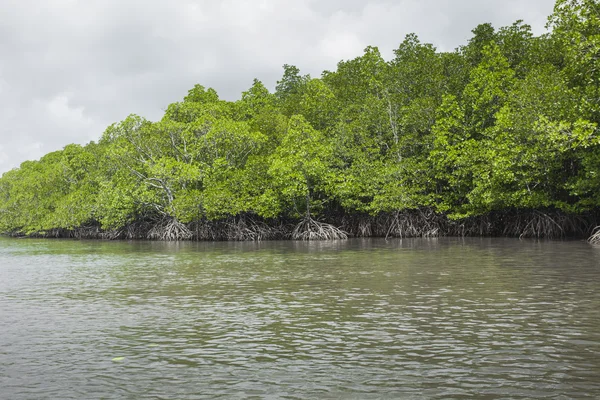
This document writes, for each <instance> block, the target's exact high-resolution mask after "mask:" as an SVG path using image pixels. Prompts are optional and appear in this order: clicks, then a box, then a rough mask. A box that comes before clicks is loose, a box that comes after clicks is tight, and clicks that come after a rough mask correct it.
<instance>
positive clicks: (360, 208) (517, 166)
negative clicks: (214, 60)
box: [0, 0, 600, 239]
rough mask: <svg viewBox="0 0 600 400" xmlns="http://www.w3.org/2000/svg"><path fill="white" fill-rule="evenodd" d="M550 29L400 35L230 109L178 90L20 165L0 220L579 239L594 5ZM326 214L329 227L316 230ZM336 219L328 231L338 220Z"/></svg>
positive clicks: (594, 111)
mask: <svg viewBox="0 0 600 400" xmlns="http://www.w3.org/2000/svg"><path fill="white" fill-rule="evenodd" d="M548 24H549V27H550V28H551V30H550V32H551V33H549V34H545V35H542V36H534V35H533V34H532V32H531V28H530V27H529V26H528V25H526V24H525V23H523V22H522V21H517V22H515V23H514V24H513V25H511V26H507V27H503V28H500V29H498V30H496V29H494V28H493V27H492V26H491V25H490V24H482V25H479V26H477V27H476V28H475V29H474V30H473V31H472V32H473V36H472V37H471V39H470V40H469V41H468V43H466V44H465V45H464V46H461V47H460V48H458V49H456V50H455V51H453V52H438V51H437V50H436V48H435V47H434V46H432V45H431V44H426V43H422V42H421V41H420V40H419V38H418V37H417V36H416V35H414V34H410V35H408V36H406V38H405V39H404V41H403V42H402V43H401V44H400V45H399V46H398V48H397V49H396V50H395V51H394V58H393V59H391V60H389V61H386V60H385V59H384V58H383V57H382V55H381V54H380V52H379V50H378V49H377V48H376V47H368V48H366V49H365V51H364V54H363V55H362V56H360V57H357V58H355V59H353V60H348V61H342V62H340V63H339V64H338V66H337V70H335V71H325V72H323V74H322V76H321V77H320V78H313V77H310V76H308V75H302V74H301V72H300V71H299V69H298V68H296V67H294V66H291V65H285V66H284V73H283V76H282V78H281V79H280V80H279V81H278V83H277V86H276V89H275V92H274V93H271V92H269V90H268V89H267V88H266V87H265V86H264V85H263V84H262V83H261V82H260V81H258V80H255V81H254V83H253V85H252V86H251V87H250V88H249V89H248V90H247V91H245V92H243V94H242V96H241V99H240V100H238V101H235V102H230V101H224V100H221V99H219V97H218V95H217V93H216V92H215V91H214V90H213V89H206V88H204V87H202V86H200V85H196V86H195V87H194V88H192V89H191V90H190V91H189V92H188V95H187V96H186V97H185V98H184V99H183V101H181V102H177V103H173V104H171V105H169V106H168V107H167V109H166V111H165V114H164V116H163V118H162V119H161V120H160V121H156V122H152V121H148V120H146V119H144V118H143V117H140V116H137V115H131V116H129V117H127V118H126V119H125V120H123V121H121V122H119V123H116V124H113V125H111V126H110V127H108V129H107V130H106V131H105V132H104V134H103V135H102V137H101V139H100V140H99V141H98V142H97V143H96V142H91V143H89V144H87V145H85V146H80V145H75V144H72V145H68V146H66V147H65V148H64V149H63V150H60V151H56V152H53V153H50V154H47V155H45V156H44V157H42V158H41V159H40V160H39V161H26V162H24V163H23V164H21V166H20V167H19V168H16V169H13V170H11V171H9V172H6V173H5V174H4V175H3V176H2V178H1V179H0V231H4V232H7V233H12V234H25V235H63V236H65V235H66V236H69V235H79V236H96V237H148V238H162V239H190V238H198V239H202V238H207V239H211V238H212V239H222V238H230V239H232V238H233V239H257V238H269V237H289V236H293V237H295V238H302V239H311V238H325V237H345V236H346V234H347V233H350V234H352V235H364V236H368V235H396V236H408V235H436V234H510V235H537V236H543V235H546V236H552V235H554V234H564V233H565V232H567V233H577V232H580V233H583V232H586V231H587V232H588V233H589V230H590V227H593V225H594V221H593V216H594V215H596V214H597V210H598V209H599V208H600V135H599V131H598V124H599V123H600V90H599V85H600V6H599V4H598V2H597V0H558V1H557V2H556V5H555V9H554V13H553V14H552V15H551V16H550V18H549V23H548ZM326 222H329V223H326ZM338 228H341V229H338Z"/></svg>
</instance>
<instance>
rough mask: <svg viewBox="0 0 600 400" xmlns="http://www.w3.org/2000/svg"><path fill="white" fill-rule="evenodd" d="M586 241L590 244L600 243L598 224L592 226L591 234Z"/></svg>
mask: <svg viewBox="0 0 600 400" xmlns="http://www.w3.org/2000/svg"><path fill="white" fill-rule="evenodd" d="M588 242H589V243H591V244H600V226H597V227H595V228H594V230H593V231H592V236H590V237H589V238H588Z"/></svg>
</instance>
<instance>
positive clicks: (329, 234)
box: [292, 217, 348, 240]
mask: <svg viewBox="0 0 600 400" xmlns="http://www.w3.org/2000/svg"><path fill="white" fill-rule="evenodd" d="M292 239H293V240H342V239H348V234H347V233H346V232H344V231H343V230H341V229H339V228H336V227H335V226H333V225H331V224H327V223H325V222H319V221H315V220H314V219H312V218H311V217H306V218H304V219H303V220H302V221H300V223H298V225H296V226H295V227H294V230H293V231H292Z"/></svg>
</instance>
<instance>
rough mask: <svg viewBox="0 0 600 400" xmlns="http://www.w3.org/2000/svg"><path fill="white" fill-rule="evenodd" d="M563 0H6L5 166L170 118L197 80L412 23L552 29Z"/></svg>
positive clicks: (231, 81)
mask: <svg viewBox="0 0 600 400" xmlns="http://www.w3.org/2000/svg"><path fill="white" fill-rule="evenodd" d="M553 3H554V0H530V1H527V2H525V1H521V0H327V1H323V0H257V1H253V2H250V1H245V0H222V1H212V0H172V1H159V0H86V1H77V0H46V1H44V2H39V1H34V0H4V1H3V3H2V13H0V53H1V54H2V56H3V57H2V59H1V60H0V105H1V107H0V120H1V121H2V124H1V125H0V146H1V149H0V173H1V172H4V171H6V170H8V169H10V168H13V167H15V166H18V165H19V164H20V163H21V162H22V161H25V160H27V159H36V158H39V157H40V156H41V155H43V154H45V153H47V152H49V151H53V150H57V149H60V148H62V147H64V146H65V145H67V144H69V143H73V142H75V143H85V142H87V141H89V140H95V139H97V138H99V137H100V136H101V134H102V132H103V130H104V129H105V127H106V126H108V125H109V124H110V123H112V122H115V121H118V120H121V119H123V118H124V117H125V116H127V115H128V114H130V113H136V114H140V115H143V116H145V117H147V118H150V119H157V118H160V116H161V114H162V110H163V109H164V107H165V106H167V105H168V104H169V103H171V102H174V101H178V100H180V99H181V98H182V97H183V96H185V94H186V93H187V90H188V89H190V88H191V87H193V85H194V84H196V83H200V84H202V85H204V86H211V87H214V88H215V89H217V91H218V92H219V94H220V95H221V97H223V98H226V99H232V100H233V99H236V98H239V96H240V93H241V92H242V91H243V90H246V89H247V88H248V87H250V85H251V84H252V79H253V78H258V79H261V80H262V81H263V82H264V83H265V84H266V85H267V86H269V87H271V88H273V87H274V86H275V82H276V81H277V80H278V79H279V78H280V76H281V72H282V69H281V66H282V65H283V64H284V63H288V64H294V65H297V66H298V67H299V68H300V69H301V71H302V72H303V73H310V74H311V75H313V76H319V75H320V73H321V71H323V70H326V69H327V70H332V69H335V66H336V64H337V62H338V61H340V60H341V59H348V58H354V57H357V56H359V55H360V54H361V53H362V49H363V48H364V47H366V46H367V45H374V46H378V47H379V48H380V49H381V51H382V54H383V55H384V56H385V57H391V56H392V50H393V49H394V48H396V47H397V46H398V44H399V43H400V42H401V41H402V40H403V39H404V36H405V35H406V34H407V33H410V32H415V33H417V34H418V35H419V37H420V38H421V40H422V41H424V42H431V43H433V44H434V45H436V46H437V47H438V48H439V49H440V50H452V49H453V48H455V47H456V46H458V45H460V44H464V43H465V41H466V40H467V39H468V38H469V36H470V31H471V29H473V28H474V27H475V26H476V25H477V24H479V23H483V22H492V23H493V24H494V26H496V27H500V26H503V25H508V24H511V23H512V22H514V21H515V20H516V19H518V18H523V19H524V20H525V22H527V23H529V24H531V25H532V26H533V28H534V31H535V32H536V33H541V32H542V30H543V26H544V24H545V21H546V17H547V15H549V14H550V12H551V11H552V6H553Z"/></svg>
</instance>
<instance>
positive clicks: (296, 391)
mask: <svg viewBox="0 0 600 400" xmlns="http://www.w3.org/2000/svg"><path fill="white" fill-rule="evenodd" d="M142 398H144V399H145V398H148V399H204V398H206V399H215V398H228V399H229V398H234V399H235V398H240V399H242V398H243V399H246V398H256V399H262V398H268V399H279V398H286V399H312V398H314V399H329V398H333V399H405V398H406V399H412V398H414V399H422V398H431V399H435V398H439V399H463V398H465V399H466V398H478V399H479V398H484V399H501V398H510V399H515V398H517V399H518V398H523V399H535V398H545V399H548V398H551V399H552V398H556V399H568V398H600V248H599V247H593V246H590V245H588V244H586V243H583V242H551V241H547V242H536V241H519V240H513V239H452V238H444V239H414V240H393V241H387V242H386V241H384V240H371V239H370V240H349V241H343V242H319V243H300V242H262V243H230V242H229V243H188V242H186V243H163V242H103V241H83V242H79V241H62V240H17V239H6V238H4V239H0V399H10V400H19V399H142Z"/></svg>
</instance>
